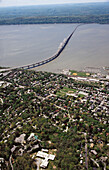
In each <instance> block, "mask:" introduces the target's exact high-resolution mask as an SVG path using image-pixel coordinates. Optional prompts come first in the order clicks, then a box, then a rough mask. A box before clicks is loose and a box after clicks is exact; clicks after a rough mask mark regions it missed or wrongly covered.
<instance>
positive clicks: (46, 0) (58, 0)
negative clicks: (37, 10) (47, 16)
mask: <svg viewBox="0 0 109 170" xmlns="http://www.w3.org/2000/svg"><path fill="white" fill-rule="evenodd" d="M108 1H109V0H0V7H6V6H24V5H43V4H63V3H85V2H86V3H88V2H108Z"/></svg>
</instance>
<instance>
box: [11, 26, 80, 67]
mask: <svg viewBox="0 0 109 170" xmlns="http://www.w3.org/2000/svg"><path fill="white" fill-rule="evenodd" d="M81 25H82V24H79V25H77V26H76V28H75V29H74V31H73V32H72V33H71V34H70V35H69V36H68V37H67V38H66V39H65V40H64V41H63V42H62V45H61V47H59V49H58V50H57V52H56V53H55V54H54V55H53V56H51V57H50V58H48V59H46V60H43V61H40V62H37V63H34V64H29V65H26V66H22V67H17V68H14V69H32V68H35V67H39V66H42V65H44V64H47V63H49V62H51V61H53V60H55V59H56V58H57V57H59V55H60V54H61V53H62V51H63V50H64V49H65V47H66V45H67V44H68V42H69V40H70V39H71V37H72V35H73V34H74V33H75V31H76V30H77V28H78V27H79V26H81Z"/></svg>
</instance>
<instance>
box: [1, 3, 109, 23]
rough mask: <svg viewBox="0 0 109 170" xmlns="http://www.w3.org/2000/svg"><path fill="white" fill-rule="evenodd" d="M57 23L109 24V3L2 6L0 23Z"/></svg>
mask: <svg viewBox="0 0 109 170" xmlns="http://www.w3.org/2000/svg"><path fill="white" fill-rule="evenodd" d="M55 23H57V24H58V23H59V24H62V23H64V24H65V23H66V24H70V23H72V24H74V23H85V24H89V23H90V24H92V23H96V24H109V3H108V2H104V3H85V4H59V5H42V6H25V7H12V8H10V7H7V8H0V25H18V24H19V25H21V24H55Z"/></svg>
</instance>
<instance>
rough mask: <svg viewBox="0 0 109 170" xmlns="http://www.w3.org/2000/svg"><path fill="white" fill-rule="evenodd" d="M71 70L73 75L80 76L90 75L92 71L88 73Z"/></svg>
mask: <svg viewBox="0 0 109 170" xmlns="http://www.w3.org/2000/svg"><path fill="white" fill-rule="evenodd" d="M70 72H71V75H73V76H79V77H89V76H90V73H86V72H78V71H75V70H70Z"/></svg>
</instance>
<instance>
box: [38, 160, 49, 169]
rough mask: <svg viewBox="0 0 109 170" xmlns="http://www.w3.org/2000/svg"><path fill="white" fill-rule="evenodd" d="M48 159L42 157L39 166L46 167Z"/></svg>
mask: <svg viewBox="0 0 109 170" xmlns="http://www.w3.org/2000/svg"><path fill="white" fill-rule="evenodd" d="M48 163H49V162H48V160H46V159H44V160H42V162H41V164H40V168H47V166H48Z"/></svg>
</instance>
